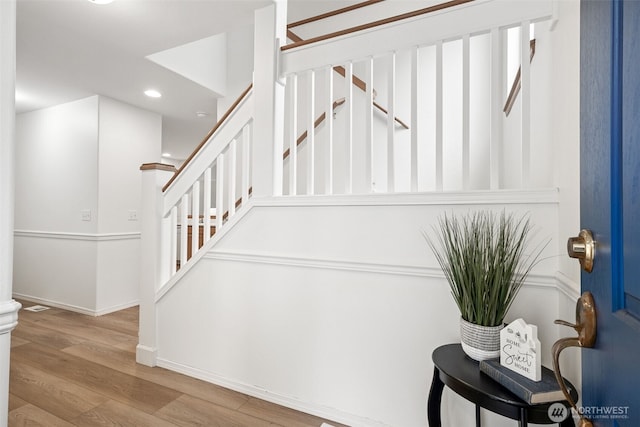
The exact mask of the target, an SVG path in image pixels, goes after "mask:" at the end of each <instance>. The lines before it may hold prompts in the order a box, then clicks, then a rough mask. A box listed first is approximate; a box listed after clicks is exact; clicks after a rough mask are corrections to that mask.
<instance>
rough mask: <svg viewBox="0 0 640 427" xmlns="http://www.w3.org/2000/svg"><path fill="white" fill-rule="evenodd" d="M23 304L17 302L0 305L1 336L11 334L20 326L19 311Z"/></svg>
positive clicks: (6, 302)
mask: <svg viewBox="0 0 640 427" xmlns="http://www.w3.org/2000/svg"><path fill="white" fill-rule="evenodd" d="M20 308H22V304H20V303H19V302H17V301H15V300H10V301H4V302H2V303H0V335H1V334H6V333H9V332H11V331H12V330H13V329H14V328H15V327H16V326H18V311H20Z"/></svg>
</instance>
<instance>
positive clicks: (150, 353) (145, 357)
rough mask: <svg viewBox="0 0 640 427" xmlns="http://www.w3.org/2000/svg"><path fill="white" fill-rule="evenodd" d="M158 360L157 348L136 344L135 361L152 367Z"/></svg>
mask: <svg viewBox="0 0 640 427" xmlns="http://www.w3.org/2000/svg"><path fill="white" fill-rule="evenodd" d="M157 361H158V349H157V348H152V347H147V346H146V345H142V344H138V345H137V346H136V362H138V363H140V364H141V365H145V366H150V367H152V368H153V367H154V366H156V365H157Z"/></svg>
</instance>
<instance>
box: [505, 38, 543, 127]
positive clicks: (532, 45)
mask: <svg viewBox="0 0 640 427" xmlns="http://www.w3.org/2000/svg"><path fill="white" fill-rule="evenodd" d="M535 54H536V39H533V40H530V41H529V62H531V61H532V60H533V56H534V55H535ZM521 71H522V66H520V67H518V72H517V73H516V76H515V77H514V78H513V84H512V85H511V90H510V91H509V96H508V97H507V102H505V104H504V108H503V109H502V111H504V113H505V115H506V116H509V113H511V109H512V108H513V104H515V103H516V98H517V97H518V94H519V93H520V86H522V77H521V76H520V72H521Z"/></svg>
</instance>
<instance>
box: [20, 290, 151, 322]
mask: <svg viewBox="0 0 640 427" xmlns="http://www.w3.org/2000/svg"><path fill="white" fill-rule="evenodd" d="M13 298H15V299H20V300H24V301H29V302H32V303H35V304H40V305H46V306H47V307H55V308H61V309H63V310H67V311H73V312H75V313H80V314H86V315H87V316H93V317H98V316H102V315H105V314H109V313H113V312H116V311H120V310H124V309H125V308H130V307H134V306H136V305H138V304H139V303H140V302H139V301H138V300H135V301H130V302H126V303H123V304H118V305H114V306H111V307H107V308H103V309H100V310H94V309H90V308H87V307H79V306H77V305H71V304H66V303H62V302H58V301H51V300H48V299H45V298H38V297H34V296H31V295H24V294H20V293H16V292H14V293H13Z"/></svg>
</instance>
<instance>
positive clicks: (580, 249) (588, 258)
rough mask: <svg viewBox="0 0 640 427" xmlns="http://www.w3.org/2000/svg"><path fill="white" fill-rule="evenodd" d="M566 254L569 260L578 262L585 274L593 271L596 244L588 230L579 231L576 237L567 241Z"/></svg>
mask: <svg viewBox="0 0 640 427" xmlns="http://www.w3.org/2000/svg"><path fill="white" fill-rule="evenodd" d="M567 252H568V253H569V256H570V257H571V258H576V259H577V260H578V261H580V265H581V266H582V269H583V270H584V271H586V272H587V273H591V271H592V270H593V260H594V258H595V256H596V242H595V240H593V234H591V231H590V230H584V229H583V230H581V231H580V234H579V235H578V237H570V238H569V240H567Z"/></svg>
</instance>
